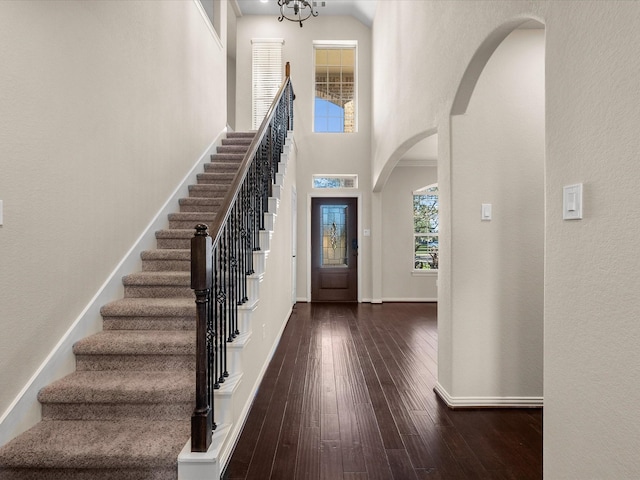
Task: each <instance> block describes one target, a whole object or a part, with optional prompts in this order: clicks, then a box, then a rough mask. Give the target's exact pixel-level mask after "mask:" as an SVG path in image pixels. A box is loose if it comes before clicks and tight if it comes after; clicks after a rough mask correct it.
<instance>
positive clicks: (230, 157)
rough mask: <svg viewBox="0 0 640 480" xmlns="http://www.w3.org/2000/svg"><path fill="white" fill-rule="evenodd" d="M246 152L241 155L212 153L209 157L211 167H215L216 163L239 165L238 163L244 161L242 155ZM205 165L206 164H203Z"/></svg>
mask: <svg viewBox="0 0 640 480" xmlns="http://www.w3.org/2000/svg"><path fill="white" fill-rule="evenodd" d="M245 153H246V152H243V153H239V152H236V153H214V154H212V155H211V163H212V164H213V165H216V164H218V163H236V164H238V165H239V164H240V162H241V161H242V160H243V159H244V155H245ZM205 165H206V164H205Z"/></svg>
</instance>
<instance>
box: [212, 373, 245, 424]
mask: <svg viewBox="0 0 640 480" xmlns="http://www.w3.org/2000/svg"><path fill="white" fill-rule="evenodd" d="M241 381H242V373H234V374H232V375H230V376H229V377H227V378H226V379H225V381H224V383H221V384H220V388H219V389H217V390H216V393H215V396H214V399H213V414H214V417H215V420H216V423H217V424H220V425H231V424H232V423H233V395H234V393H235V392H236V391H237V390H238V387H239V386H240V382H241ZM216 430H217V428H216Z"/></svg>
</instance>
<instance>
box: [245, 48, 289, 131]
mask: <svg viewBox="0 0 640 480" xmlns="http://www.w3.org/2000/svg"><path fill="white" fill-rule="evenodd" d="M283 43H284V40H282V39H277V38H275V39H256V38H254V39H253V40H251V44H252V84H251V85H252V90H251V91H252V102H251V105H252V112H251V116H252V121H251V128H252V129H253V130H257V129H258V128H260V124H261V123H262V120H264V116H265V115H266V114H267V111H268V110H269V107H270V106H271V103H272V102H273V99H274V98H275V96H276V94H277V93H278V90H280V86H281V85H282V77H283V66H282V45H283Z"/></svg>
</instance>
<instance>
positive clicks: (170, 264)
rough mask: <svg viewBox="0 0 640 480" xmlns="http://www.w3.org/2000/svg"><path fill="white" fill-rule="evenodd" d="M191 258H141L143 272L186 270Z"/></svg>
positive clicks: (188, 268)
mask: <svg viewBox="0 0 640 480" xmlns="http://www.w3.org/2000/svg"><path fill="white" fill-rule="evenodd" d="M190 270H191V260H143V262H142V271H143V272H188V271H190Z"/></svg>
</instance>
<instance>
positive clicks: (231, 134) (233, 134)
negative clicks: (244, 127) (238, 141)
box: [227, 130, 258, 138]
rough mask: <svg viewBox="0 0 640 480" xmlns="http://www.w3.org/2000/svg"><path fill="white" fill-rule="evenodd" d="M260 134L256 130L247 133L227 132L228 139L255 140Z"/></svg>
mask: <svg viewBox="0 0 640 480" xmlns="http://www.w3.org/2000/svg"><path fill="white" fill-rule="evenodd" d="M256 133H258V132H257V131H255V130H250V131H247V132H227V138H247V137H249V138H253V137H255V136H256Z"/></svg>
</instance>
